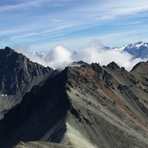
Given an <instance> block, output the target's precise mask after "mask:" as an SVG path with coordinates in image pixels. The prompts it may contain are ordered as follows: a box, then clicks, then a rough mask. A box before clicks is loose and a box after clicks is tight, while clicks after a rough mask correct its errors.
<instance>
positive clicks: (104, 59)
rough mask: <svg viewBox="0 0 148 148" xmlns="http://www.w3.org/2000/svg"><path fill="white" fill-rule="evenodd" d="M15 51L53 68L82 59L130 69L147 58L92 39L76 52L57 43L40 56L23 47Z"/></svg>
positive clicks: (87, 61)
mask: <svg viewBox="0 0 148 148" xmlns="http://www.w3.org/2000/svg"><path fill="white" fill-rule="evenodd" d="M16 51H18V52H22V53H23V54H25V55H26V56H27V57H28V58H30V60H32V61H34V62H37V63H40V64H42V65H44V66H49V67H52V68H54V69H63V68H64V67H66V66H68V65H69V64H71V63H72V62H74V61H80V60H82V61H84V62H86V63H88V64H91V63H93V62H97V63H99V64H100V65H107V64H109V63H110V62H112V61H114V62H115V63H117V64H118V65H119V66H120V67H125V69H126V70H128V71H129V70H131V69H132V68H133V66H134V65H136V64H137V63H138V62H140V61H146V60H148V59H140V58H134V57H133V56H132V55H131V54H129V53H127V52H123V51H119V50H114V49H104V48H103V47H102V45H100V43H99V42H98V41H96V40H94V41H92V42H91V43H90V44H89V45H88V46H87V47H86V48H83V49H81V50H79V51H77V52H76V53H73V52H72V51H70V50H69V49H67V48H66V47H64V46H63V45H57V46H56V47H54V48H53V49H51V50H50V51H49V52H48V53H47V54H45V55H44V56H43V57H42V58H40V57H38V56H37V55H35V54H30V53H29V52H26V50H24V49H23V48H20V47H19V48H16Z"/></svg>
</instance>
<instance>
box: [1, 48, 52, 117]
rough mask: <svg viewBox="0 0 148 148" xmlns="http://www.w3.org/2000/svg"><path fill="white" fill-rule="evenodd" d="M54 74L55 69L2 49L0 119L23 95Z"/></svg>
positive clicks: (12, 51) (8, 49) (7, 49)
mask: <svg viewBox="0 0 148 148" xmlns="http://www.w3.org/2000/svg"><path fill="white" fill-rule="evenodd" d="M52 74H53V69H51V68H49V67H48V68H45V67H43V66H41V65H39V64H37V63H33V62H31V61H30V60H29V59H27V58H26V57H25V56H24V55H22V54H19V53H17V52H15V51H14V50H12V49H11V48H9V47H6V48H5V49H0V118H2V116H3V114H4V113H5V112H7V111H8V110H9V109H10V108H12V107H13V106H14V105H15V104H17V103H19V102H20V101H21V99H22V97H23V95H24V94H25V93H26V92H28V91H30V90H31V88H32V86H34V85H37V84H39V83H41V82H43V81H44V80H46V79H47V78H48V77H50V76H51V75H52Z"/></svg>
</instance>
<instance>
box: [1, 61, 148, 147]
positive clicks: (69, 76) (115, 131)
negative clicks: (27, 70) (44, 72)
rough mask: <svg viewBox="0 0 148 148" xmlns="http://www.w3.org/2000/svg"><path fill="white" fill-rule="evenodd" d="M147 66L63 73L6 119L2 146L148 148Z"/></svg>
mask: <svg viewBox="0 0 148 148" xmlns="http://www.w3.org/2000/svg"><path fill="white" fill-rule="evenodd" d="M147 65H148V63H147V62H144V63H140V64H139V65H137V66H136V67H135V68H134V69H133V70H132V71H131V72H127V71H126V70H125V69H124V68H120V67H119V66H118V65H116V64H115V63H114V62H113V63H110V64H109V65H108V66H103V67H101V66H100V65H99V64H97V63H93V64H91V65H89V64H83V65H81V66H80V67H67V68H65V70H63V71H62V72H61V73H59V74H57V75H56V76H55V77H52V78H49V79H48V80H47V81H46V83H45V84H44V85H42V86H36V87H33V88H32V90H31V91H30V92H29V93H27V94H26V95H25V96H24V98H23V100H22V102H21V103H20V104H18V105H17V106H15V107H14V108H12V109H11V110H10V111H9V112H8V113H7V114H5V117H4V119H3V120H1V121H0V137H1V138H0V147H2V148H10V147H13V146H14V145H16V144H17V143H19V142H20V141H23V142H22V143H19V144H18V145H16V146H15V148H19V147H20V148H21V147H24V148H28V147H29V148H30V147H32V148H34V147H40V148H42V147H47V145H49V146H53V147H55V148H56V147H65V148H66V147H69V148H81V147H83V148H100V147H101V148H113V147H114V148H127V147H128V148H135V147H136V148H139V147H140V148H146V147H148V141H147V139H148V118H147V113H148V110H147V108H148V92H147V90H148V85H147V84H148V82H147V80H146V78H147V74H148V71H147V70H148V69H145V68H146V67H147ZM143 68H144V70H143ZM29 141H34V142H29ZM25 142H26V143H25ZM51 142H54V143H57V144H53V143H51Z"/></svg>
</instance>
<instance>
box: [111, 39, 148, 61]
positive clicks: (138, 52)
mask: <svg viewBox="0 0 148 148" xmlns="http://www.w3.org/2000/svg"><path fill="white" fill-rule="evenodd" d="M113 49H115V50H120V51H126V52H128V53H130V54H131V55H133V56H134V57H135V58H142V59H144V58H148V43H144V42H142V41H139V42H137V43H133V44H129V45H127V46H123V47H118V48H113Z"/></svg>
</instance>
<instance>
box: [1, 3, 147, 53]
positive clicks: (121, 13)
mask: <svg viewBox="0 0 148 148" xmlns="http://www.w3.org/2000/svg"><path fill="white" fill-rule="evenodd" d="M0 18H1V19H0V45H1V48H4V47H5V46H9V47H11V48H14V47H16V46H23V47H27V48H28V49H29V50H31V51H35V50H49V49H52V48H53V47H54V46H56V45H58V44H63V45H64V46H66V47H67V48H68V49H70V50H77V49H81V48H84V47H86V46H87V45H88V43H89V42H90V41H92V40H93V39H97V40H99V41H100V43H101V44H103V45H105V46H111V47H114V46H116V47H117V46H123V45H126V44H129V43H132V42H137V41H140V40H142V41H145V42H147V41H148V36H147V34H148V30H147V24H148V1H146V0H141V1H139V0H134V2H133V1H129V0H124V1H122V0H93V1H92V0H85V1H78V0H33V1H30V0H19V1H18V0H3V1H0Z"/></svg>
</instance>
